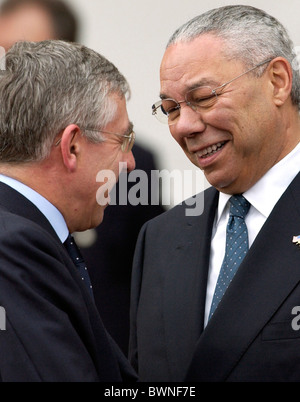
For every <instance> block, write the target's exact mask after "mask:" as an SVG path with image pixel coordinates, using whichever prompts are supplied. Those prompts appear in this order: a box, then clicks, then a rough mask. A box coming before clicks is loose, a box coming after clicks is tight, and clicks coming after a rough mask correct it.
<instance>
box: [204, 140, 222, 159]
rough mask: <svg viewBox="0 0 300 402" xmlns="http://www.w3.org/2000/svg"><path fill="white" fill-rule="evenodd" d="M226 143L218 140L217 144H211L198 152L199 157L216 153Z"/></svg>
mask: <svg viewBox="0 0 300 402" xmlns="http://www.w3.org/2000/svg"><path fill="white" fill-rule="evenodd" d="M224 144H225V141H224V142H218V143H217V144H214V145H211V146H210V147H207V148H205V149H203V150H202V151H200V152H198V157H199V158H207V157H208V156H211V155H213V154H215V153H216V152H217V151H219V150H220V149H221V148H222V147H223V145H224Z"/></svg>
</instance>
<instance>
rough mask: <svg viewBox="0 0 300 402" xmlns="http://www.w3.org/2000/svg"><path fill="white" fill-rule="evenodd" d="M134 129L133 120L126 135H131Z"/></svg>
mask: <svg viewBox="0 0 300 402" xmlns="http://www.w3.org/2000/svg"><path fill="white" fill-rule="evenodd" d="M132 131H133V123H132V121H130V122H129V124H128V127H127V130H126V131H125V133H124V135H129V134H131V133H132Z"/></svg>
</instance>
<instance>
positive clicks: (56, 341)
mask: <svg viewBox="0 0 300 402" xmlns="http://www.w3.org/2000/svg"><path fill="white" fill-rule="evenodd" d="M28 222H29V221H27V220H25V219H23V218H20V217H17V218H14V217H10V220H9V221H8V219H7V218H3V217H2V218H1V219H0V228H1V229H0V305H1V306H2V307H3V308H4V309H5V313H6V329H5V330H2V331H0V375H1V378H2V381H8V382H9V381H14V382H16V381H20V382H28V381H96V380H97V372H96V370H95V366H94V364H93V360H92V357H91V356H92V355H93V353H92V352H93V351H92V342H91V341H90V340H89V337H88V336H87V331H86V328H89V327H90V322H89V318H88V313H87V311H86V303H85V302H84V300H83V296H82V292H81V291H80V287H79V286H78V282H77V281H76V280H74V277H73V273H72V272H71V269H68V268H67V264H66V258H67V255H65V256H64V250H63V249H62V247H61V246H60V244H59V243H58V242H57V241H55V239H54V238H53V237H52V236H51V235H49V234H48V233H47V232H46V231H44V230H43V229H42V228H40V227H38V226H37V225H30V224H28ZM74 274H75V271H74ZM76 274H77V272H76Z"/></svg>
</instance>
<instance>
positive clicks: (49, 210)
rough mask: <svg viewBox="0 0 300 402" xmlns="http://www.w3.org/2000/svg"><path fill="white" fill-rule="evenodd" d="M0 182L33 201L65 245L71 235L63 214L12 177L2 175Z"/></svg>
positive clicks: (0, 175)
mask: <svg viewBox="0 0 300 402" xmlns="http://www.w3.org/2000/svg"><path fill="white" fill-rule="evenodd" d="M0 182H2V183H5V184H7V185H8V186H10V187H12V188H13V189H15V190H16V191H18V192H19V193H21V194H22V195H23V196H24V197H26V198H27V199H28V200H29V201H31V202H32V203H33V204H34V205H35V206H36V207H37V208H38V209H39V210H40V211H41V212H42V214H43V215H45V217H46V218H47V219H48V221H49V222H50V224H51V225H52V227H53V229H54V230H55V232H56V233H57V235H58V237H59V238H60V240H61V242H62V243H63V242H64V241H65V240H66V238H67V237H68V234H69V230H68V227H67V224H66V222H65V220H64V217H63V216H62V214H61V213H60V212H59V210H58V209H57V208H56V207H55V206H54V205H53V204H51V203H50V202H49V201H48V200H47V199H46V198H45V197H43V196H42V195H40V194H39V193H37V192H36V191H35V190H33V189H32V188H30V187H28V186H26V185H25V184H23V183H21V182H20V181H18V180H15V179H12V178H11V177H8V176H4V175H2V174H0Z"/></svg>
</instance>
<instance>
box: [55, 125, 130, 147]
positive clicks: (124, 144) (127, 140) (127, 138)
mask: <svg viewBox="0 0 300 402" xmlns="http://www.w3.org/2000/svg"><path fill="white" fill-rule="evenodd" d="M81 128H82V130H86V131H93V132H95V133H104V134H112V135H116V136H117V137H119V138H121V139H122V141H121V151H122V152H124V153H128V152H130V151H131V150H132V147H133V145H134V142H135V132H134V131H133V130H131V132H130V133H129V134H119V133H111V132H110V131H103V130H99V129H96V128H90V127H81ZM60 142H61V138H60V139H59V140H58V141H57V142H56V143H55V144H54V145H55V146H57V145H59V143H60Z"/></svg>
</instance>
